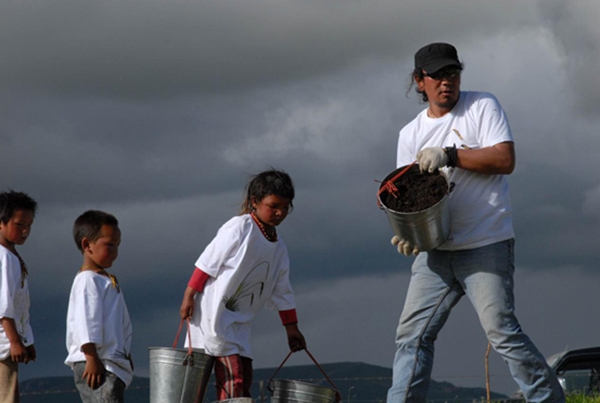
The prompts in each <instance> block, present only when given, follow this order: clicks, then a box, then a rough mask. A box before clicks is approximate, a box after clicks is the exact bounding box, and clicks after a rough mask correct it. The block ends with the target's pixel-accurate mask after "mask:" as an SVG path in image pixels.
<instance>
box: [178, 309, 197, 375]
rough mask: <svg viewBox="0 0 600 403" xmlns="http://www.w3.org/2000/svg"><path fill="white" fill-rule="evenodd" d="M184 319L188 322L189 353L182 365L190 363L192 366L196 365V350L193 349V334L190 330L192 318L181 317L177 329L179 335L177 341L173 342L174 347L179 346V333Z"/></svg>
mask: <svg viewBox="0 0 600 403" xmlns="http://www.w3.org/2000/svg"><path fill="white" fill-rule="evenodd" d="M183 321H186V322H187V334H188V353H187V355H186V356H185V359H184V360H183V362H182V363H181V365H188V364H190V367H193V366H194V351H193V350H192V334H191V332H190V318H187V319H181V322H180V323H179V330H177V336H175V341H174V342H173V348H176V347H177V342H178V341H179V335H180V334H181V329H182V328H183Z"/></svg>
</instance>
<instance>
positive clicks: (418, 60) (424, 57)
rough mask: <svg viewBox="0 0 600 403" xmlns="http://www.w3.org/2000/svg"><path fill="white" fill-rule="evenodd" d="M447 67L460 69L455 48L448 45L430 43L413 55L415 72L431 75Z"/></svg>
mask: <svg viewBox="0 0 600 403" xmlns="http://www.w3.org/2000/svg"><path fill="white" fill-rule="evenodd" d="M448 66H454V67H458V68H462V66H461V64H460V60H458V53H457V52H456V48H455V47H454V46H452V45H450V44H449V43H441V42H436V43H430V44H429V45H427V46H424V47H422V48H421V49H419V50H418V51H417V53H415V70H417V69H423V70H425V71H426V72H427V73H430V74H431V73H435V72H436V71H438V70H440V69H443V68H444V67H448Z"/></svg>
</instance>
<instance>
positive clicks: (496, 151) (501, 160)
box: [456, 142, 516, 175]
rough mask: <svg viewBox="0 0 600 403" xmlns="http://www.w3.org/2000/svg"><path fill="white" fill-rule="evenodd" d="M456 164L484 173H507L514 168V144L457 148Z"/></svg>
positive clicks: (468, 169) (505, 143) (459, 166)
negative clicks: (474, 148) (473, 148)
mask: <svg viewBox="0 0 600 403" xmlns="http://www.w3.org/2000/svg"><path fill="white" fill-rule="evenodd" d="M457 152H458V160H457V163H456V166H457V167H458V168H462V169H466V170H467V171H472V172H476V173H480V174H485V175H509V174H511V173H512V172H513V170H514V169H515V162H516V156H515V145H514V143H512V142H504V143H498V144H496V145H493V146H491V147H485V148H480V149H476V150H472V149H467V150H465V149H462V148H460V149H458V150H457Z"/></svg>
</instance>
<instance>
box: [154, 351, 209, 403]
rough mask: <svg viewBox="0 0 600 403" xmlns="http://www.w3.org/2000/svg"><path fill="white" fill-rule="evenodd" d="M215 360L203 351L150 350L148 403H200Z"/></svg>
mask: <svg viewBox="0 0 600 403" xmlns="http://www.w3.org/2000/svg"><path fill="white" fill-rule="evenodd" d="M214 361H215V358H214V357H211V356H209V355H207V354H204V351H203V350H198V349H192V353H191V354H190V352H189V350H188V349H183V348H168V347H150V403H192V402H198V403H202V402H203V401H204V397H205V395H206V389H207V386H208V381H209V379H210V375H211V373H212V369H213V365H214Z"/></svg>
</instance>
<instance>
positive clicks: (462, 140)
mask: <svg viewBox="0 0 600 403" xmlns="http://www.w3.org/2000/svg"><path fill="white" fill-rule="evenodd" d="M451 135H453V136H452V137H451V138H452V139H454V141H452V140H451V142H452V144H454V146H455V147H457V148H462V149H464V150H470V149H471V147H469V146H468V145H467V144H465V138H464V137H463V135H462V134H460V132H459V131H458V130H457V129H452V130H451V131H450V133H448V134H447V135H446V138H448V136H451ZM456 138H458V140H460V141H456ZM456 143H459V144H460V145H457V144H456Z"/></svg>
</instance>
